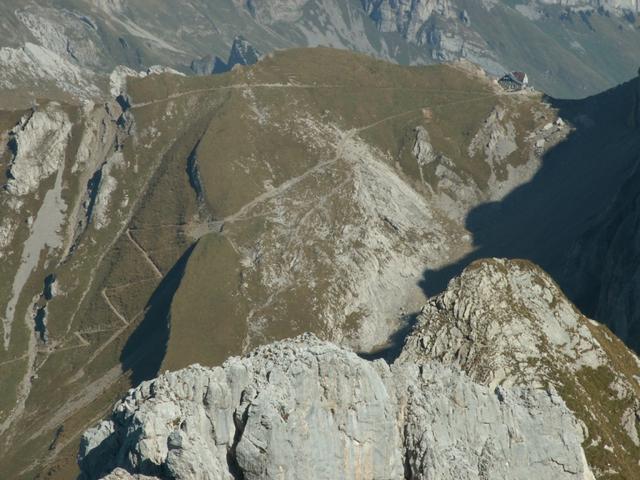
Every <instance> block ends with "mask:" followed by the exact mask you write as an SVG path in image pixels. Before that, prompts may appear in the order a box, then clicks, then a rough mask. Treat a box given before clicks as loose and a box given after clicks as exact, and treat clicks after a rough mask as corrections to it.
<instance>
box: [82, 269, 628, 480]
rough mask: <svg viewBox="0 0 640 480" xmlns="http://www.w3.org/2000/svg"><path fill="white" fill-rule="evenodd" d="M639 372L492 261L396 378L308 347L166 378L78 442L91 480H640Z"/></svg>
mask: <svg viewBox="0 0 640 480" xmlns="http://www.w3.org/2000/svg"><path fill="white" fill-rule="evenodd" d="M460 370H462V372H461V371H460ZM639 373H640V361H639V360H638V358H637V357H635V355H633V354H632V353H631V352H630V351H629V350H628V349H626V347H624V346H623V345H622V344H621V342H619V341H617V340H615V339H614V338H613V336H612V335H611V333H610V332H608V331H607V330H606V328H603V327H601V326H598V325H597V324H595V323H594V322H592V321H591V320H588V319H587V318H585V317H583V316H582V315H581V314H580V313H579V312H578V311H577V310H576V309H575V308H574V307H573V306H572V305H571V304H570V302H569V301H568V300H567V299H566V298H565V297H564V296H563V295H562V293H561V292H560V290H559V288H558V287H557V286H556V285H555V283H554V282H553V281H552V280H551V279H550V278H549V277H548V276H547V275H546V274H545V273H544V272H542V271H541V270H540V269H539V268H537V267H535V266H534V265H532V264H530V263H528V262H522V261H504V260H484V261H481V262H478V263H476V264H474V265H471V266H470V267H469V268H468V269H466V270H465V271H464V272H463V273H462V275H461V276H460V277H459V278H456V279H454V280H453V281H452V282H451V284H450V286H449V288H448V289H447V291H446V292H444V293H443V294H442V295H440V296H438V297H436V298H434V299H432V300H431V301H430V302H429V304H428V305H427V306H426V307H425V308H424V309H423V311H422V314H421V316H420V319H419V323H418V325H417V327H416V329H415V331H414V332H412V333H411V334H410V335H409V338H408V339H407V343H406V345H405V347H404V348H403V351H402V354H401V355H400V357H399V359H398V360H397V361H396V362H395V363H394V364H393V365H391V366H388V365H387V364H386V363H384V362H382V361H380V360H377V361H374V362H369V361H366V360H363V359H361V358H359V357H357V356H356V355H355V354H353V353H350V352H347V351H345V350H342V349H340V348H338V347H336V346H334V345H331V344H329V343H326V342H321V341H319V340H318V339H317V338H315V337H313V336H308V335H305V336H302V337H298V338H296V339H293V340H287V341H283V342H279V343H275V344H272V345H268V346H264V347H260V348H259V349H257V350H256V351H254V352H252V353H251V354H250V355H248V356H247V357H245V358H231V359H229V360H227V361H226V362H225V363H224V365H223V366H222V367H218V368H214V369H208V368H204V367H200V366H197V365H196V366H192V367H189V368H187V369H185V370H181V371H178V372H175V373H165V374H164V375H162V376H161V377H159V378H158V379H156V380H153V381H151V382H145V383H143V384H142V385H141V386H140V387H138V388H137V389H135V390H132V391H130V392H129V394H128V395H127V396H126V397H125V398H124V399H123V400H122V401H120V402H119V403H118V404H117V405H116V406H115V408H114V409H113V413H112V415H111V417H110V419H108V420H106V421H103V422H102V423H100V425H99V426H97V427H95V428H93V429H91V430H89V431H87V432H86V433H85V434H84V436H83V439H82V443H81V450H80V457H79V458H80V465H81V467H82V469H83V472H84V474H85V476H86V478H97V477H99V476H100V475H102V474H104V473H107V472H109V471H111V470H112V469H113V468H115V467H116V466H119V467H124V468H125V469H126V470H127V471H129V472H137V473H144V474H148V475H160V476H169V477H171V478H176V479H186V478H212V479H213V478H216V479H217V478H238V477H240V478H247V479H252V478H302V477H313V478H412V479H421V478H425V479H426V478H429V479H449V478H451V479H453V478H465V479H480V478H503V477H505V478H507V477H508V478H523V479H524V478H542V477H549V478H558V479H561V478H567V479H593V478H626V479H632V478H634V475H635V473H636V472H637V468H638V460H639V459H640V441H639V440H638V431H637V429H638V428H640V384H639V381H638V379H639V377H638V374H639ZM585 453H586V456H585ZM120 474H121V475H124V477H125V478H128V477H127V474H126V473H124V471H121V473H120Z"/></svg>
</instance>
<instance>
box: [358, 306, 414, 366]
mask: <svg viewBox="0 0 640 480" xmlns="http://www.w3.org/2000/svg"><path fill="white" fill-rule="evenodd" d="M418 315H420V312H414V313H410V314H408V315H404V316H403V317H402V327H400V328H399V329H398V330H396V331H395V332H394V333H393V335H391V337H389V340H388V341H387V343H386V344H385V345H384V346H382V347H379V348H374V349H373V350H371V351H370V352H356V354H357V355H358V356H359V357H360V358H362V359H364V360H369V361H371V362H372V361H374V360H384V361H385V362H387V363H388V364H389V365H391V364H392V363H393V362H395V361H396V359H397V358H398V357H399V356H400V353H402V348H403V347H404V342H405V340H406V339H407V337H408V336H409V334H410V333H411V332H412V331H413V327H415V325H416V323H418Z"/></svg>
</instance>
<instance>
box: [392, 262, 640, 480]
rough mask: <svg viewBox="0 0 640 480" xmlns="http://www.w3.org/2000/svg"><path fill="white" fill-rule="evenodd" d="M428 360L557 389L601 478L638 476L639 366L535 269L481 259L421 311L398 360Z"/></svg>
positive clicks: (505, 381) (484, 379) (481, 377)
mask: <svg viewBox="0 0 640 480" xmlns="http://www.w3.org/2000/svg"><path fill="white" fill-rule="evenodd" d="M424 359H431V360H435V361H439V362H443V363H445V364H451V365H455V366H457V367H459V368H460V369H462V370H463V371H464V372H466V373H467V374H468V375H469V376H470V377H471V378H472V379H473V380H475V381H477V382H479V383H481V384H484V385H488V386H496V385H501V386H505V387H506V386H511V385H515V386H527V387H534V388H549V385H551V386H553V388H555V389H557V391H558V393H559V395H560V396H561V397H562V398H563V399H564V400H565V401H566V402H567V405H568V407H569V408H570V409H571V410H572V411H573V412H574V413H575V415H576V417H577V418H578V419H579V420H580V421H581V424H582V425H583V428H584V431H585V436H586V438H585V444H584V445H585V451H586V454H587V459H588V460H589V464H590V466H591V467H592V469H593V470H594V474H595V475H596V477H597V478H607V476H608V475H619V476H620V478H629V479H631V478H633V475H634V473H633V472H636V471H637V467H638V460H639V459H640V442H639V441H638V433H637V432H638V429H640V415H639V414H640V409H639V407H640V403H639V399H640V384H639V382H638V378H640V377H638V373H640V361H639V360H638V358H637V357H636V356H635V355H634V354H633V353H631V351H630V350H628V349H627V348H626V347H625V346H624V345H623V344H622V342H621V341H620V340H618V339H617V338H615V337H614V336H613V335H612V334H611V332H609V331H608V330H607V329H606V327H603V326H601V325H599V324H597V323H596V322H594V321H592V320H589V319H587V318H586V317H584V316H583V315H582V314H581V313H580V312H578V311H577V310H576V308H575V307H574V306H573V305H572V304H571V303H570V302H569V301H568V300H567V299H566V297H565V296H564V295H563V294H562V292H561V291H560V289H559V288H558V286H557V285H556V284H555V282H553V281H552V280H551V279H550V278H549V277H548V276H547V275H546V274H545V273H544V272H543V271H542V270H540V269H539V268H538V267H536V266H534V265H533V264H531V263H529V262H526V261H505V260H498V259H493V260H483V261H479V262H477V263H474V264H472V265H470V266H469V267H468V268H467V269H466V270H465V271H464V272H463V273H462V274H461V275H460V276H459V277H457V278H455V279H454V280H452V281H451V283H450V284H449V287H448V288H447V290H446V291H445V292H444V293H443V294H441V295H439V296H437V297H435V298H433V299H431V300H430V301H429V303H428V304H427V305H426V306H425V307H424V308H423V310H422V313H421V315H420V316H419V318H418V322H417V325H416V328H415V330H414V332H413V333H412V334H411V336H410V337H409V339H408V340H407V344H406V345H405V347H404V349H403V351H402V353H401V356H400V359H399V361H400V362H401V363H415V362H416V361H418V360H424ZM630 419H632V420H630Z"/></svg>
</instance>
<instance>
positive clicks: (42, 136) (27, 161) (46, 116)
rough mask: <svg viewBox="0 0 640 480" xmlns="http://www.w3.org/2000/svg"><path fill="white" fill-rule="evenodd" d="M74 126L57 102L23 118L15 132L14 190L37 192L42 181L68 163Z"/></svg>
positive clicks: (11, 184) (11, 186) (11, 174)
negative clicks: (67, 158)
mask: <svg viewBox="0 0 640 480" xmlns="http://www.w3.org/2000/svg"><path fill="white" fill-rule="evenodd" d="M71 127H72V123H71V121H70V120H69V117H68V115H67V114H66V113H65V112H64V110H62V108H60V105H58V104H56V103H53V102H52V103H50V104H48V105H47V106H46V107H45V108H44V109H43V110H35V111H34V112H32V113H29V114H27V115H26V116H25V117H23V118H22V120H21V121H20V124H19V125H17V126H16V128H15V129H14V130H13V131H12V139H11V144H12V145H13V148H12V149H13V153H14V155H13V160H12V162H11V168H10V170H9V177H10V178H9V181H8V182H7V190H8V191H9V192H10V193H12V194H14V195H17V196H22V195H27V194H29V193H33V192H35V191H36V190H37V189H38V187H39V186H40V182H42V181H43V180H44V179H46V178H48V177H49V176H50V175H52V174H53V173H55V172H57V171H58V169H59V168H60V167H61V166H63V165H64V159H65V152H66V148H67V142H68V141H69V135H70V133H71Z"/></svg>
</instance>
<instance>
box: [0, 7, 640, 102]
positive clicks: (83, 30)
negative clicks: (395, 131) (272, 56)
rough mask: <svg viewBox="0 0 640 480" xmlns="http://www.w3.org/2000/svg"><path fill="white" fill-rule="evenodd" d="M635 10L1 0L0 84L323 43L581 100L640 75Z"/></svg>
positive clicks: (58, 86) (59, 92)
mask: <svg viewBox="0 0 640 480" xmlns="http://www.w3.org/2000/svg"><path fill="white" fill-rule="evenodd" d="M637 10H638V6H637V4H636V1H635V0H620V1H616V0H612V1H605V2H603V1H600V0H575V1H571V2H566V1H564V0H563V1H560V0H519V1H507V0H501V1H500V0H482V1H477V0H427V1H418V2H416V1H412V2H409V1H393V2H391V1H388V0H361V1H358V0H347V1H337V0H282V1H277V2H273V1H272V0H251V1H245V0H214V1H203V0H188V1H183V2H181V3H180V6H179V7H178V8H176V7H175V2H173V1H170V0H154V1H150V0H136V1H133V2H124V1H102V0H101V1H95V0H37V1H32V2H29V3H27V4H25V3H24V2H21V1H18V0H6V1H4V2H3V3H2V5H0V12H1V13H2V21H1V22H0V38H1V39H2V41H1V42H0V65H2V67H3V68H2V69H1V71H0V85H1V86H2V87H3V88H11V89H14V90H18V91H19V93H20V96H21V97H23V98H25V99H27V100H30V99H31V97H33V96H37V93H36V92H45V91H46V92H47V95H48V96H49V97H51V96H53V95H56V98H58V97H60V98H59V99H63V98H62V97H65V96H72V97H81V98H93V97H95V96H96V95H99V92H100V91H101V90H102V89H103V88H104V83H105V82H104V81H103V76H104V75H105V74H108V73H109V72H111V71H112V70H113V68H115V67H116V66H117V65H119V64H124V65H127V66H129V67H131V68H134V69H136V70H146V69H147V68H149V67H150V66H152V65H155V64H161V65H166V66H170V67H172V68H175V69H178V70H181V71H185V72H186V71H188V70H189V67H190V66H192V65H193V66H194V67H195V70H196V71H199V72H203V71H213V67H215V65H214V63H215V58H226V56H227V54H228V52H229V48H230V47H231V46H232V43H233V40H234V38H235V37H236V36H237V35H242V36H244V37H246V39H247V40H248V41H249V42H250V43H251V44H252V45H253V46H254V47H255V48H257V49H258V50H259V51H261V52H264V53H267V52H271V51H274V50H276V49H282V48H291V47H305V46H317V45H323V46H329V47H335V48H344V49H350V50H355V51H359V52H363V53H368V54H372V55H375V56H377V57H379V58H383V59H386V60H393V61H396V62H399V63H403V64H416V63H419V64H424V63H431V62H437V61H451V60H457V59H460V58H465V59H468V60H470V61H472V62H474V63H476V64H479V65H481V66H482V67H483V68H485V69H487V70H488V71H490V72H491V73H494V74H502V73H503V72H504V70H513V69H523V70H527V71H528V72H529V74H530V75H529V76H530V78H532V80H533V82H534V84H535V85H536V86H537V87H538V88H539V89H540V90H544V91H546V92H548V93H550V94H552V95H555V96H562V97H574V98H575V97H582V96H585V95H587V94H592V93H596V92H598V91H600V90H603V89H605V88H609V87H611V86H613V85H615V84H617V83H620V82H621V81H624V80H626V79H627V78H628V77H629V76H631V75H632V74H633V72H635V69H636V68H637V66H638V64H640V53H639V52H640V49H639V48H638V46H639V45H640V30H639V28H638V22H637V13H638V12H637ZM203 57H205V58H204V59H205V61H204V62H202V61H199V60H196V59H202V58H203ZM194 60H195V62H194ZM192 62H194V63H192ZM217 66H218V68H217V69H216V71H222V70H224V68H222V67H223V65H222V63H220V62H218V65H217ZM9 100H13V99H12V98H8V99H6V100H5V101H9Z"/></svg>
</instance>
